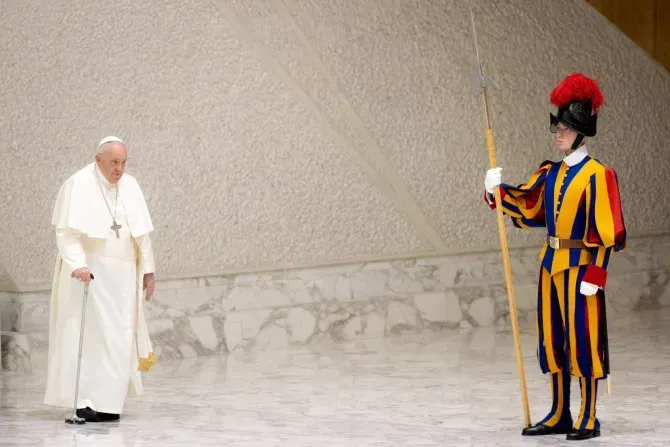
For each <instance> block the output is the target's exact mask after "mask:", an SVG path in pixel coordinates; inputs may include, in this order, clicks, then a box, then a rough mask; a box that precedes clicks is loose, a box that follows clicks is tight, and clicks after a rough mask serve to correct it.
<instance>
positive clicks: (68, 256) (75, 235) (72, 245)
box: [56, 229, 87, 271]
mask: <svg viewBox="0 0 670 447" xmlns="http://www.w3.org/2000/svg"><path fill="white" fill-rule="evenodd" d="M80 236H81V233H80V232H78V231H76V230H71V229H62V230H61V229H58V230H56V245H57V246H58V252H59V253H60V256H61V258H63V262H65V264H67V266H68V267H70V268H71V269H72V270H73V271H74V270H77V269H78V268H82V267H87V264H86V253H84V247H82V246H81V242H79V237H80Z"/></svg>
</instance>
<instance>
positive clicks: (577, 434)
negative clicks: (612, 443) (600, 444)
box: [565, 428, 600, 441]
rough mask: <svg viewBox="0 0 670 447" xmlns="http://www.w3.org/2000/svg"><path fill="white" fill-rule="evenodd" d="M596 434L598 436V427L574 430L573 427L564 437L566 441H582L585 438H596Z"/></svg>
mask: <svg viewBox="0 0 670 447" xmlns="http://www.w3.org/2000/svg"><path fill="white" fill-rule="evenodd" d="M598 436H600V429H599V428H596V429H594V430H576V429H574V428H573V429H572V430H571V431H570V433H568V436H566V437H565V439H567V440H568V441H583V440H585V439H591V438H597V437H598Z"/></svg>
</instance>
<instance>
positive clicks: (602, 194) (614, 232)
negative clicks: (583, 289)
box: [584, 168, 626, 289]
mask: <svg viewBox="0 0 670 447" xmlns="http://www.w3.org/2000/svg"><path fill="white" fill-rule="evenodd" d="M585 242H586V244H587V246H589V247H591V253H592V260H591V264H590V265H589V266H588V267H587V270H586V273H585V274H584V281H586V282H588V283H591V284H594V285H596V286H598V287H600V288H603V289H604V288H605V284H606V283H607V266H608V265H609V260H610V256H611V254H612V252H618V251H622V250H625V248H626V226H625V224H624V218H623V210H622V207H621V197H620V195H619V181H618V178H617V175H616V172H614V170H613V169H610V168H605V169H604V170H603V171H602V172H598V173H596V174H595V175H594V176H593V179H592V180H591V185H590V206H589V231H588V233H587V235H586V241H585Z"/></svg>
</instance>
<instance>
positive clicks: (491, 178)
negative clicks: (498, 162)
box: [484, 168, 502, 194]
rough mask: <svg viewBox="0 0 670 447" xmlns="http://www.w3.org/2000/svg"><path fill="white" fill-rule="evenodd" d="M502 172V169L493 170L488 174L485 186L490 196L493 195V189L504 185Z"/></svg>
mask: <svg viewBox="0 0 670 447" xmlns="http://www.w3.org/2000/svg"><path fill="white" fill-rule="evenodd" d="M500 171H502V168H493V169H489V170H488V171H487V172H486V179H484V186H485V187H486V192H488V193H489V194H493V188H495V187H496V186H498V185H500V184H501V183H502V174H501V173H500Z"/></svg>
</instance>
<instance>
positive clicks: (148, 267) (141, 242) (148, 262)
mask: <svg viewBox="0 0 670 447" xmlns="http://www.w3.org/2000/svg"><path fill="white" fill-rule="evenodd" d="M135 240H136V241H137V246H138V247H139V249H140V256H141V257H142V266H143V269H142V274H143V275H146V274H147V273H154V271H155V270H156V267H155V265H154V252H153V249H152V248H151V237H149V233H147V234H143V235H142V236H139V237H136V238H135Z"/></svg>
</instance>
